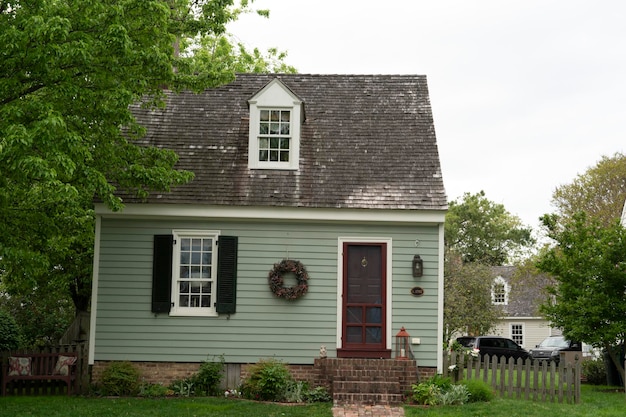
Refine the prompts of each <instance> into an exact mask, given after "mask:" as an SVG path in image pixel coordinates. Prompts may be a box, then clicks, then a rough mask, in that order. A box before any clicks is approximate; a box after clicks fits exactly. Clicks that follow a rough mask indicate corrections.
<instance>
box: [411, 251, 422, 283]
mask: <svg viewBox="0 0 626 417" xmlns="http://www.w3.org/2000/svg"><path fill="white" fill-rule="evenodd" d="M422 275H424V261H422V258H420V256H419V255H415V256H414V257H413V277H415V278H418V277H421V276H422Z"/></svg>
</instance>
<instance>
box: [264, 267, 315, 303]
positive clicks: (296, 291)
mask: <svg viewBox="0 0 626 417" xmlns="http://www.w3.org/2000/svg"><path fill="white" fill-rule="evenodd" d="M288 273H293V274H295V275H296V279H297V280H298V284H297V285H294V286H293V287H285V280H284V279H283V275H285V274H288ZM308 280H309V274H308V273H307V272H306V268H305V267H304V265H302V262H300V261H294V260H291V259H283V260H282V261H280V263H277V264H274V269H272V270H271V271H270V273H269V281H270V290H272V292H273V293H274V295H276V296H277V297H280V298H284V299H286V300H295V299H297V298H300V297H302V296H303V295H304V294H306V293H307V291H308V290H309V285H308Z"/></svg>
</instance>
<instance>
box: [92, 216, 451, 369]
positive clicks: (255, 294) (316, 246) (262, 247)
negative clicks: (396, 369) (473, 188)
mask: <svg viewBox="0 0 626 417" xmlns="http://www.w3.org/2000/svg"><path fill="white" fill-rule="evenodd" d="M197 229H201V230H219V231H220V233H221V234H223V235H231V236H238V237H239V247H238V274H237V312H236V313H235V314H232V315H230V317H229V316H227V315H220V316H218V317H170V316H168V315H167V314H159V315H154V314H153V313H152V312H151V290H152V288H151V287H152V242H153V236H154V235H155V234H170V233H172V231H173V230H197ZM339 237H344V238H345V237H354V238H358V237H361V238H380V239H383V238H385V239H386V238H391V239H392V248H393V257H392V275H393V290H392V297H393V306H392V315H393V323H392V329H391V331H392V335H395V333H397V331H398V330H399V329H400V327H401V326H404V327H405V328H406V329H407V331H408V332H409V333H410V334H411V336H412V337H419V338H420V339H421V344H420V345H416V346H413V348H414V353H415V354H416V357H417V360H418V361H419V363H420V364H421V365H423V366H436V365H437V350H438V349H437V348H438V346H437V332H438V329H437V300H438V295H437V290H438V284H437V273H438V268H439V265H438V258H439V255H438V249H437V246H438V242H439V236H438V227H437V226H415V227H410V226H407V225H401V226H389V225H384V226H371V225H367V226H365V225H362V224H339V223H337V224H301V223H288V222H285V223H281V222H269V221H263V222H252V221H246V222H228V221H208V220H207V221H184V220H179V221H168V222H163V221H148V220H124V219H110V218H103V219H102V222H101V233H100V263H99V271H98V300H97V314H96V333H95V350H94V355H95V356H94V359H95V360H131V361H181V362H197V361H202V360H204V359H206V358H207V357H208V356H211V355H221V354H223V355H224V356H225V359H226V361H227V362H234V363H237V362H239V363H247V362H256V361H258V360H259V358H263V357H276V358H279V359H282V360H284V361H287V362H290V363H301V364H310V363H312V362H313V359H314V358H315V357H317V356H318V355H319V349H320V346H321V345H325V346H326V347H327V349H328V353H329V355H330V356H334V355H335V354H336V334H337V279H338V277H337V258H338V238H339ZM355 240H356V239H355ZM416 240H419V243H418V245H417V246H416ZM416 253H418V254H419V255H420V256H421V257H422V259H423V260H424V271H425V275H424V277H421V278H413V277H412V276H411V261H412V259H413V255H415V254H416ZM284 258H291V259H298V260H300V261H301V262H302V263H303V264H304V265H305V266H306V268H307V270H308V273H309V276H310V281H309V292H308V294H306V296H304V297H302V298H300V299H298V300H296V301H292V302H290V301H286V300H283V299H279V298H276V297H275V296H274V295H273V294H272V293H271V292H270V291H269V288H268V282H267V275H268V272H269V271H270V270H271V269H272V267H273V264H274V263H276V262H279V261H280V260H281V259H284ZM414 286H420V287H422V288H424V289H425V294H424V296H422V297H413V296H412V295H410V289H411V288H412V287H414Z"/></svg>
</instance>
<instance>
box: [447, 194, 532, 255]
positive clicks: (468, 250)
mask: <svg viewBox="0 0 626 417" xmlns="http://www.w3.org/2000/svg"><path fill="white" fill-rule="evenodd" d="M533 244H534V239H533V238H532V237H531V229H530V228H527V227H524V226H523V224H522V222H521V220H520V219H519V217H517V216H514V215H512V214H511V213H509V212H508V211H507V210H506V209H505V208H504V206H503V205H502V204H496V203H494V202H492V201H490V200H488V199H487V197H486V196H485V192H484V191H481V192H479V193H477V194H470V193H465V194H464V195H463V199H462V200H461V201H452V202H451V203H450V205H449V210H448V213H447V215H446V221H445V246H446V247H447V248H449V249H450V250H451V251H455V252H457V253H459V254H460V255H461V257H462V260H463V262H466V263H469V262H478V263H482V264H486V265H504V264H506V263H507V262H509V261H510V260H511V259H512V258H514V257H516V256H517V255H520V254H521V253H522V252H523V251H524V250H526V249H528V248H530V247H531V246H532V245H533Z"/></svg>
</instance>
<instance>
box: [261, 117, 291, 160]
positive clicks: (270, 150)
mask: <svg viewBox="0 0 626 417" xmlns="http://www.w3.org/2000/svg"><path fill="white" fill-rule="evenodd" d="M290 142H291V110H279V109H267V110H261V118H260V122H259V162H289V149H290V146H289V145H290Z"/></svg>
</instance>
